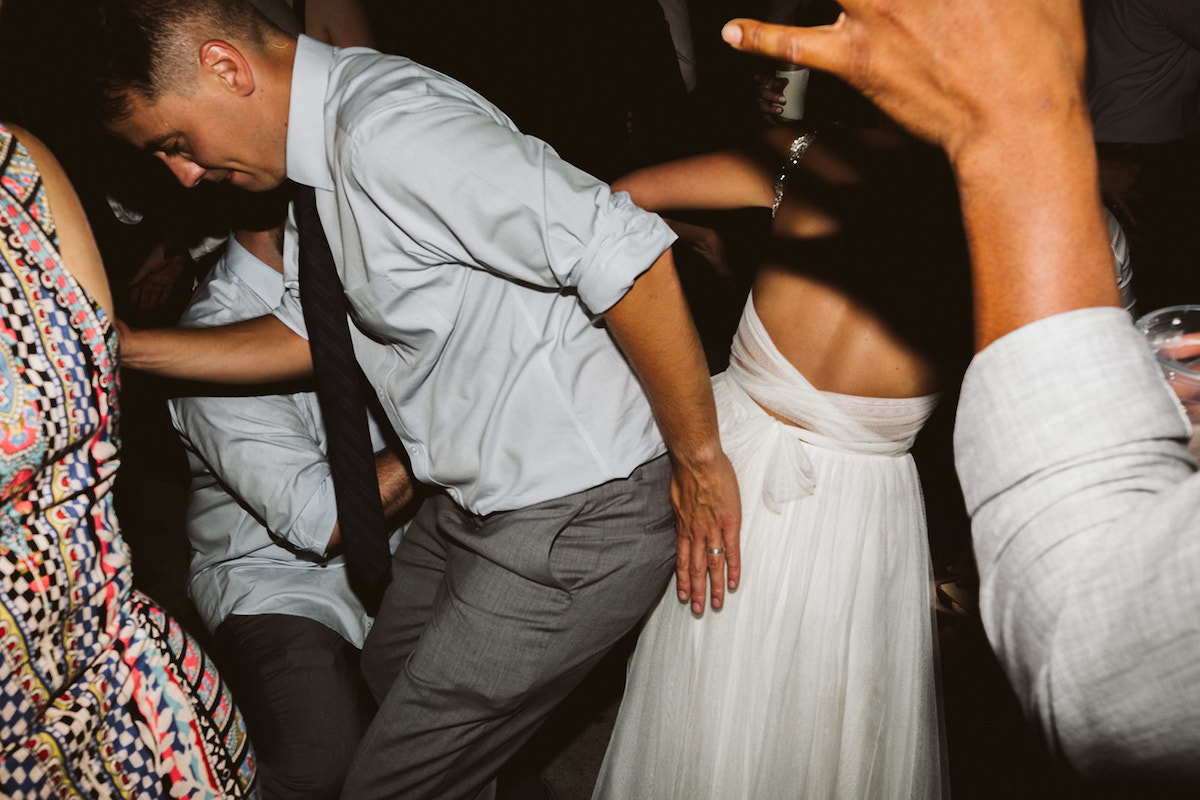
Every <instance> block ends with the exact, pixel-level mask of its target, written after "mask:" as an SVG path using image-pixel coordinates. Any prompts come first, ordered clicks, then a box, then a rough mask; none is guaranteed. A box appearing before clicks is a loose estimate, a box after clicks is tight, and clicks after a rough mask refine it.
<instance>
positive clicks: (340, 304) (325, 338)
mask: <svg viewBox="0 0 1200 800" xmlns="http://www.w3.org/2000/svg"><path fill="white" fill-rule="evenodd" d="M296 188H297V191H296V201H295V202H296V225H297V227H298V228H299V230H300V303H301V305H302V306H303V308H304V324H305V326H306V327H307V328H308V342H309V347H310V348H311V349H312V360H313V372H314V373H315V374H316V379H317V397H318V398H319V399H320V401H321V411H322V412H323V415H324V417H325V438H326V440H327V441H328V449H329V453H328V458H329V468H330V471H331V472H332V473H333V492H334V497H335V499H336V500H337V510H338V525H339V528H340V530H341V534H342V543H343V544H344V546H345V548H346V560H347V562H349V564H350V570H351V573H352V574H351V578H352V580H351V583H352V584H354V588H355V591H356V592H357V593H358V595H359V597H360V598H362V600H363V602H364V603H365V604H366V605H367V609H368V611H371V612H372V613H374V611H375V610H376V609H377V608H378V606H379V597H380V596H381V595H382V592H383V589H384V587H386V586H387V581H388V578H389V577H390V575H391V570H390V566H391V560H392V559H391V553H390V551H389V549H388V533H387V524H386V523H385V522H384V518H383V505H382V503H381V502H380V499H379V481H378V479H377V477H376V475H375V458H374V453H373V450H372V447H371V434H370V432H369V431H368V429H367V406H366V399H365V398H364V396H363V382H362V373H361V372H360V371H359V368H358V362H357V361H356V360H355V358H354V346H353V344H352V343H351V341H350V327H349V323H347V321H346V300H345V294H344V292H343V290H342V282H341V280H340V279H339V278H338V274H337V269H336V268H335V266H334V263H333V253H332V252H331V251H330V249H329V241H328V240H327V239H326V238H325V231H324V230H323V229H322V228H321V219H320V217H318V216H317V199H316V192H315V191H314V190H313V188H312V187H311V186H297V187H296ZM355 579H356V580H355ZM356 581H357V582H356Z"/></svg>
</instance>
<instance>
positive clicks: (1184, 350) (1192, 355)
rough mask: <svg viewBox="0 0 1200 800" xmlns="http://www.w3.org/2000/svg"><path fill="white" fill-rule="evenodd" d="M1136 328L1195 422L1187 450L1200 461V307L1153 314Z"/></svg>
mask: <svg viewBox="0 0 1200 800" xmlns="http://www.w3.org/2000/svg"><path fill="white" fill-rule="evenodd" d="M1137 327H1138V330H1139V331H1141V332H1142V335H1143V336H1145V337H1146V342H1147V343H1148V344H1149V345H1150V349H1151V350H1153V351H1154V356H1155V358H1157V359H1158V365H1159V366H1160V367H1161V368H1162V371H1163V375H1164V376H1165V377H1166V379H1167V383H1169V384H1171V388H1172V389H1173V390H1174V391H1175V396H1176V397H1178V398H1179V402H1180V403H1181V404H1182V405H1183V410H1184V411H1185V412H1186V413H1187V416H1188V419H1189V420H1191V421H1192V438H1191V441H1190V442H1189V443H1188V450H1189V451H1191V453H1192V455H1193V456H1194V457H1196V458H1198V459H1200V305H1185V306H1169V307H1167V308H1160V309H1158V310H1157V311H1151V312H1150V313H1149V314H1146V315H1145V316H1143V317H1142V318H1141V319H1139V320H1138V321H1137Z"/></svg>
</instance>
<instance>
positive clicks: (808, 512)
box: [594, 301, 944, 800]
mask: <svg viewBox="0 0 1200 800" xmlns="http://www.w3.org/2000/svg"><path fill="white" fill-rule="evenodd" d="M713 389H714V391H715V393H716V397H717V407H718V413H719V415H720V422H721V441H722V444H723V445H724V447H725V451H726V452H727V453H728V454H729V457H730V459H731V460H732V461H733V465H734V468H735V470H736V471H737V475H738V481H739V484H740V487H741V493H742V534H741V547H742V558H743V568H742V575H743V579H742V585H741V587H740V588H739V589H738V590H737V592H734V593H729V594H727V599H726V604H725V607H724V608H723V609H722V610H720V611H713V610H711V609H709V610H708V611H706V612H705V614H704V615H703V617H697V616H695V615H693V614H692V613H691V610H690V607H689V606H687V605H684V604H681V603H680V602H679V601H678V600H677V599H676V597H675V587H674V585H673V584H672V586H671V587H669V588H668V590H667V592H666V594H665V595H664V597H663V599H662V601H661V602H660V603H659V605H658V607H657V608H656V609H655V610H654V612H653V613H652V614H651V616H650V618H649V620H648V621H647V623H646V626H645V628H644V629H643V631H642V633H641V636H640V638H639V640H638V645H637V649H636V652H635V653H634V655H633V657H632V660H631V661H630V665H629V672H628V680H627V685H626V690H625V696H624V699H623V701H622V703H621V709H620V713H619V715H618V718H617V723H616V728H615V730H614V733H613V738H612V741H611V743H610V744H609V748H608V753H607V754H606V756H605V759H604V764H603V766H602V768H601V772H600V778H599V781H598V783H597V785H596V790H595V794H594V798H603V799H604V800H609V799H610V798H628V799H629V800H668V799H669V798H687V800H701V799H703V798H721V800H772V798H803V799H804V800H820V799H821V798H845V800H870V798H879V799H880V800H898V799H899V798H904V800H909V799H910V798H922V799H924V798H939V797H941V791H942V781H943V768H944V757H943V755H942V748H941V743H942V740H941V735H940V727H939V721H938V720H939V715H938V694H937V685H936V679H935V643H934V638H933V637H934V631H933V613H932V601H931V597H930V595H931V591H930V585H931V579H930V567H929V550H928V542H927V539H926V529H925V513H924V504H923V501H922V498H921V488H920V484H919V482H918V478H917V471H916V467H915V465H914V464H913V461H912V457H911V456H910V455H909V454H908V451H909V448H910V446H911V444H912V441H913V439H914V438H915V436H916V434H917V432H918V431H919V430H920V428H921V425H922V424H923V423H924V422H925V420H926V419H927V417H928V416H929V414H930V412H931V411H932V410H933V405H934V398H933V397H922V398H911V399H879V398H867V397H853V396H849V395H837V394H831V393H825V392H819V391H817V390H816V389H814V388H813V387H812V385H811V384H809V382H808V381H807V380H805V378H804V377H803V376H802V375H801V374H800V373H799V372H798V371H797V370H796V369H795V368H794V367H793V366H792V365H791V364H790V363H789V362H788V361H787V360H786V359H784V358H783V356H782V355H781V354H780V353H779V352H778V351H777V350H776V349H775V347H774V345H773V344H772V343H771V341H770V339H769V337H768V336H767V334H766V331H765V330H764V329H763V327H762V324H761V322H760V321H759V320H758V317H757V315H756V314H755V312H754V306H753V301H751V302H749V303H747V306H746V311H745V313H744V315H743V317H742V322H741V325H740V326H739V329H738V333H737V336H736V339H735V341H734V346H733V351H732V354H731V359H730V366H729V369H728V370H727V371H726V372H725V373H723V374H721V375H718V376H717V377H715V378H714V379H713ZM752 398H753V399H752ZM756 401H757V402H756ZM763 407H766V408H770V409H771V410H772V411H774V412H775V413H777V414H780V415H781V416H784V417H786V418H788V419H791V420H794V421H796V422H799V423H800V424H801V425H802V426H803V427H796V426H792V425H787V424H784V423H783V422H780V421H779V420H777V419H775V418H774V417H772V416H770V415H768V414H767V413H765V412H764V411H763Z"/></svg>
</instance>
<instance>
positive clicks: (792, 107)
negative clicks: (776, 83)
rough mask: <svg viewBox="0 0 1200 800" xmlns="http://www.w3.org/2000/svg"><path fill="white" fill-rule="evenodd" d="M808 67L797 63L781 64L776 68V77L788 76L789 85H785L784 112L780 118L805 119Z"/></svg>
mask: <svg viewBox="0 0 1200 800" xmlns="http://www.w3.org/2000/svg"><path fill="white" fill-rule="evenodd" d="M808 74H809V73H808V67H800V66H797V65H795V64H781V65H780V66H779V69H777V70H775V77H776V78H787V86H784V87H783V113H781V114H780V115H779V118H780V119H786V120H789V121H791V122H795V121H796V120H801V119H804V97H805V95H806V94H807V93H808Z"/></svg>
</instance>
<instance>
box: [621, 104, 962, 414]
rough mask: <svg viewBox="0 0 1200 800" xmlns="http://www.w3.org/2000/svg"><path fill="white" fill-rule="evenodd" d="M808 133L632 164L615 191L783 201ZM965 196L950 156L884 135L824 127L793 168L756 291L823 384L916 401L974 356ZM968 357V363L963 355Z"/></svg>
mask: <svg viewBox="0 0 1200 800" xmlns="http://www.w3.org/2000/svg"><path fill="white" fill-rule="evenodd" d="M797 135H798V131H796V130H794V129H788V128H776V129H773V130H771V131H769V132H767V134H766V135H765V137H764V139H763V140H762V142H761V143H759V144H758V145H757V146H756V147H755V148H753V149H746V150H739V151H731V152H725V153H717V154H709V155H705V156H698V157H695V158H691V159H684V160H682V161H678V162H672V163H671V164H665V165H659V166H656V167H650V168H647V169H645V170H640V171H639V172H635V173H633V174H632V175H630V176H627V177H626V178H623V179H621V180H620V181H618V182H617V184H616V185H615V187H614V188H617V189H628V190H630V192H631V194H632V196H633V199H634V201H635V202H638V203H639V204H644V205H646V207H649V208H651V209H652V210H664V211H665V210H680V209H683V208H708V209H714V208H742V207H749V206H765V207H767V208H770V207H771V206H772V204H773V203H774V201H775V196H776V194H775V185H776V180H777V178H778V176H779V174H780V172H781V170H782V168H783V165H785V164H786V163H787V161H788V150H789V147H790V145H791V143H792V141H793V140H794V139H795V138H796V136H797ZM958 219H959V218H958V214H957V206H956V196H955V194H954V187H953V183H952V182H951V181H950V178H949V173H948V171H946V170H945V168H944V162H943V161H942V160H941V158H940V156H939V155H938V154H936V153H934V152H933V151H931V150H929V149H928V148H925V147H924V146H923V145H920V144H917V143H915V142H913V141H912V140H910V139H907V138H904V137H901V136H897V135H893V134H889V133H883V132H879V131H870V130H847V129H834V130H831V131H823V132H820V133H818V134H817V136H816V137H815V139H814V140H813V143H812V145H811V146H810V147H809V149H808V150H807V152H806V153H805V155H804V156H803V158H802V159H801V160H800V161H799V163H798V164H796V165H795V166H793V167H792V168H791V169H790V170H789V171H788V175H787V178H786V180H785V181H784V184H783V195H782V200H781V202H780V204H779V206H778V208H777V210H776V213H775V217H774V220H773V222H772V227H771V244H770V247H769V250H768V254H767V257H766V258H765V259H764V261H763V263H762V264H761V265H760V266H759V269H758V272H757V275H756V278H755V281H754V287H753V298H754V305H755V309H756V311H757V313H758V316H759V318H760V319H761V321H762V323H763V325H764V327H765V328H766V330H767V333H768V334H769V335H770V337H771V340H772V341H773V342H774V344H775V346H776V347H777V348H778V349H779V351H780V352H781V353H782V354H783V356H784V357H785V358H787V360H788V361H789V362H791V364H792V365H793V366H795V367H796V368H797V369H798V370H799V371H800V372H801V373H802V374H803V375H804V376H805V378H807V379H808V380H809V382H810V383H812V384H813V385H814V386H815V387H816V388H817V389H819V390H822V391H829V392H837V393H841V394H852V395H860V396H866V397H916V396H921V395H926V394H930V393H932V392H934V391H936V389H937V384H938V375H939V373H945V372H946V371H947V364H948V363H949V362H952V361H954V360H955V358H956V356H953V355H952V354H953V353H955V352H956V350H957V349H958V348H956V346H955V344H954V342H955V341H958V342H961V343H964V344H963V347H962V348H961V349H962V354H961V356H957V358H961V359H965V358H966V357H969V341H970V326H969V313H968V304H969V283H968V277H967V274H968V273H967V261H966V253H965V244H963V242H962V233H961V227H960V225H959V223H958ZM964 363H965V361H964Z"/></svg>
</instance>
